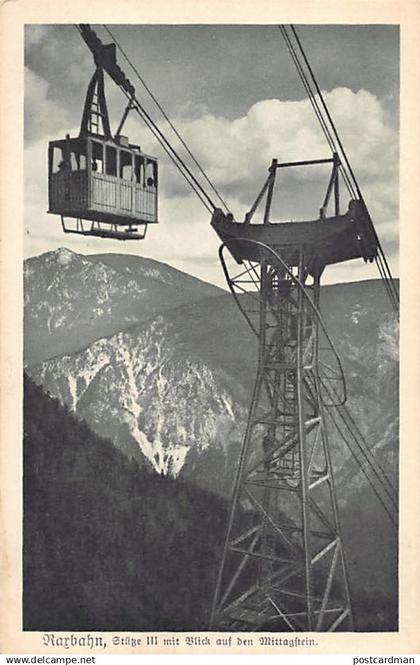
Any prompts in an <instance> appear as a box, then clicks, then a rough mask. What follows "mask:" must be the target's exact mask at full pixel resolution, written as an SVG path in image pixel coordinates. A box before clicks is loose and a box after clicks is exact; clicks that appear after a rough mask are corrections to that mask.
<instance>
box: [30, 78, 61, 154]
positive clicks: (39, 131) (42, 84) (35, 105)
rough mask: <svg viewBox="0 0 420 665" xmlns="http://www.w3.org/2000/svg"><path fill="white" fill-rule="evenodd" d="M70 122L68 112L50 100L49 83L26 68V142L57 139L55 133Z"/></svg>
mask: <svg viewBox="0 0 420 665" xmlns="http://www.w3.org/2000/svg"><path fill="white" fill-rule="evenodd" d="M68 122H69V112H68V110H67V109H66V108H64V107H63V106H62V105H61V104H59V103H58V102H55V101H53V100H52V99H50V98H49V85H48V83H47V81H46V80H45V79H43V78H42V77H41V76H39V75H38V74H36V73H35V72H33V71H32V70H31V69H29V67H25V140H26V141H28V140H30V139H31V140H34V139H38V138H40V137H41V136H46V135H48V136H49V137H50V138H56V137H55V135H54V134H55V132H58V131H60V130H61V129H62V127H65V126H66V124H67V123H68ZM58 136H60V134H59V135H58Z"/></svg>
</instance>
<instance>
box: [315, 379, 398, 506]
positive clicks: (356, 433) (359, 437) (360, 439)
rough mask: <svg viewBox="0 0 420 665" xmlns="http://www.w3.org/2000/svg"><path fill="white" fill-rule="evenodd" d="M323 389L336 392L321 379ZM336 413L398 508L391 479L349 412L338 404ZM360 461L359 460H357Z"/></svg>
mask: <svg viewBox="0 0 420 665" xmlns="http://www.w3.org/2000/svg"><path fill="white" fill-rule="evenodd" d="M321 382H322V384H323V386H324V389H325V390H326V392H327V393H328V394H329V395H330V397H331V392H330V391H332V392H333V393H334V394H335V393H336V391H335V389H334V388H333V387H332V386H330V387H328V386H326V385H325V383H324V382H323V381H321ZM336 412H337V414H338V415H339V416H340V418H341V420H342V422H343V424H344V426H345V427H346V428H347V430H348V431H349V433H350V435H351V437H352V438H353V440H354V442H355V444H356V446H357V448H358V449H359V451H360V453H361V454H362V456H363V457H364V459H365V461H366V463H367V465H368V467H369V468H370V470H371V471H372V473H373V475H374V476H375V478H377V480H378V482H379V483H380V485H381V486H382V489H383V490H384V491H385V493H386V495H387V497H388V499H389V500H390V501H391V503H392V505H393V507H394V509H395V510H398V497H397V495H396V492H395V488H394V487H393V485H392V483H391V481H390V480H389V478H388V475H387V474H386V472H385V471H384V469H383V468H382V467H381V465H380V464H379V463H378V462H377V461H376V460H375V458H374V456H373V455H372V453H371V452H370V450H369V448H368V446H367V444H366V441H365V439H364V436H363V434H362V433H361V431H360V429H359V428H358V427H357V425H356V423H355V422H354V419H353V418H352V416H351V414H350V412H349V411H348V409H346V407H345V406H344V405H340V406H339V407H337V410H336ZM344 440H345V442H346V443H347V447H348V448H349V450H350V449H351V446H350V444H349V442H348V440H347V439H346V438H345V437H344ZM359 463H360V462H359Z"/></svg>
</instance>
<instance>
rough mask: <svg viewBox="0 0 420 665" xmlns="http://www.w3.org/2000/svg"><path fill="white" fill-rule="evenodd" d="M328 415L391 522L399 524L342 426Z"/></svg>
mask: <svg viewBox="0 0 420 665" xmlns="http://www.w3.org/2000/svg"><path fill="white" fill-rule="evenodd" d="M328 415H329V417H330V419H331V421H332V422H333V424H334V426H335V428H336V429H337V431H338V433H339V434H340V436H341V438H342V439H343V441H344V442H345V443H346V444H347V447H348V449H349V451H350V453H351V455H352V456H353V458H354V459H355V461H356V462H357V465H358V467H359V469H360V470H361V471H362V473H363V475H364V476H365V478H366V480H367V481H368V483H369V485H370V487H371V488H372V490H373V492H374V494H375V495H376V497H377V499H378V501H379V503H380V504H381V506H382V507H383V509H384V510H385V512H386V513H387V515H388V517H389V518H390V520H391V522H392V523H393V525H394V526H397V524H398V523H397V519H396V516H395V515H394V514H393V511H391V510H390V509H389V507H388V506H387V505H386V503H385V501H384V500H383V498H382V496H381V492H380V491H379V490H378V489H377V488H376V487H375V485H374V484H373V482H372V478H371V477H370V475H369V474H368V472H367V470H366V468H365V467H364V465H363V464H362V463H361V461H360V459H358V457H357V455H356V453H355V451H354V450H353V447H352V446H351V445H349V443H348V441H347V439H346V436H345V434H344V432H343V431H342V429H341V428H340V426H339V425H338V423H337V421H336V419H335V418H334V416H333V414H332V413H331V412H328Z"/></svg>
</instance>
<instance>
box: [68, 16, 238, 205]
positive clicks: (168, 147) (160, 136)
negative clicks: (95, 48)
mask: <svg viewBox="0 0 420 665" xmlns="http://www.w3.org/2000/svg"><path fill="white" fill-rule="evenodd" d="M104 27H105V28H106V26H104ZM76 28H77V30H78V32H79V33H80V34H81V35H82V37H83V34H82V31H81V29H80V27H79V25H76ZM106 29H107V28H106ZM107 31H108V33H109V34H110V35H111V37H112V38H113V39H114V37H113V35H112V33H111V31H110V30H109V29H107ZM115 44H116V46H117V48H119V50H120V51H121V53H122V54H123V56H124V58H125V59H126V60H127V62H128V64H129V65H130V67H131V68H132V69H133V71H134V72H135V73H136V75H137V76H138V77H139V80H140V81H141V83H142V85H144V87H145V88H146V90H147V91H148V93H149V94H150V95H151V97H152V99H153V101H154V102H155V104H156V105H157V106H158V108H159V109H160V110H161V112H162V113H163V115H164V117H165V119H167V121H168V122H169V124H170V126H171V127H172V129H173V131H174V132H175V133H176V135H177V136H178V139H179V140H180V141H181V143H182V144H183V146H184V148H185V149H186V150H187V152H188V154H189V155H190V157H191V158H192V159H193V161H194V163H195V164H196V166H197V168H198V169H199V170H200V172H201V173H202V175H203V176H204V177H205V179H206V181H207V182H208V183H209V185H210V187H211V188H212V189H213V191H215V192H216V194H217V195H218V197H219V199H220V200H221V201H222V203H223V205H224V206H225V207H226V204H225V203H224V201H223V199H221V197H220V195H219V194H218V192H217V190H216V188H215V187H214V185H213V184H212V183H211V181H210V179H209V178H208V176H207V175H206V174H205V173H204V170H203V169H202V167H201V165H200V164H199V163H198V161H197V160H196V159H195V157H194V156H193V154H192V152H191V150H190V149H189V148H188V146H187V144H186V142H185V141H184V140H183V139H182V137H181V135H180V134H179V132H177V130H176V128H175V127H174V125H173V123H171V122H170V120H169V118H168V116H167V115H166V113H165V112H164V110H163V108H162V107H161V105H160V104H159V102H158V101H157V99H156V98H155V96H154V95H153V94H152V92H151V91H150V89H149V88H148V87H147V86H146V84H145V82H144V80H143V79H142V78H141V77H140V74H139V73H138V71H137V70H136V68H135V67H134V65H132V63H131V62H130V60H129V58H128V56H127V55H126V54H125V52H124V51H123V50H122V48H121V47H120V46H119V45H118V44H117V42H116V40H115ZM116 85H118V87H119V88H120V90H121V92H122V93H123V94H124V95H125V97H126V98H127V100H128V102H129V103H130V104H131V108H133V109H134V110H135V111H137V113H138V115H139V116H140V118H141V119H142V120H143V122H144V123H145V124H146V126H147V127H148V128H149V129H150V131H151V132H152V134H153V135H154V136H155V138H156V139H157V141H158V142H159V143H160V145H161V146H162V148H163V150H164V151H165V152H166V154H167V155H168V157H169V158H170V159H171V161H172V162H173V163H174V165H175V166H176V167H177V169H178V170H179V171H180V173H181V175H182V176H183V177H184V179H185V180H186V182H187V183H188V184H189V185H190V187H191V188H192V190H193V191H194V192H195V193H196V194H197V196H198V198H199V199H200V201H201V202H202V203H203V205H204V207H205V208H206V209H207V210H208V212H210V213H212V212H213V211H214V210H215V209H216V205H215V204H214V202H213V201H212V199H211V198H210V196H209V194H208V193H207V191H206V189H205V188H204V187H203V185H202V184H201V183H200V182H199V180H198V179H197V177H196V176H195V175H194V173H193V172H192V170H191V169H190V168H189V166H188V165H187V164H186V162H185V161H184V159H183V158H182V157H181V156H180V155H179V153H178V152H177V150H176V149H175V148H174V147H173V145H172V144H171V142H170V141H169V140H168V139H167V137H166V136H165V134H164V133H163V132H162V130H161V129H160V128H159V127H158V125H157V123H156V122H155V121H154V120H153V118H152V117H151V116H150V114H149V113H148V112H147V111H146V109H145V108H144V106H143V105H142V104H141V103H140V102H139V100H138V99H137V97H136V95H135V93H134V90H133V92H131V93H129V92H128V91H127V90H126V89H125V88H124V86H123V85H122V84H118V83H116ZM226 208H227V207H226Z"/></svg>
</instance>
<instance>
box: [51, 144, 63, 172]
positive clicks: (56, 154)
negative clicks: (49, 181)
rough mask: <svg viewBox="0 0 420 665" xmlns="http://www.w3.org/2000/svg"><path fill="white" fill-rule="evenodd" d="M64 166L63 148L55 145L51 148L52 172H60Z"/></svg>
mask: <svg viewBox="0 0 420 665" xmlns="http://www.w3.org/2000/svg"><path fill="white" fill-rule="evenodd" d="M63 167H64V154H63V148H58V147H57V146H55V147H54V148H52V149H51V150H50V173H58V172H59V171H61V170H62V169H63Z"/></svg>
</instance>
